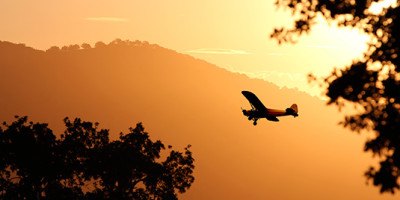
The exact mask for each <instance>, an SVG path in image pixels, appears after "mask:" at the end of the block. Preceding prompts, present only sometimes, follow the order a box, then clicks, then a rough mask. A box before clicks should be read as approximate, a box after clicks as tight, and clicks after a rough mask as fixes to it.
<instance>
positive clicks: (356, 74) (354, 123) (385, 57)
mask: <svg viewBox="0 0 400 200" xmlns="http://www.w3.org/2000/svg"><path fill="white" fill-rule="evenodd" d="M382 2H383V1H380V0H361V1H354V0H340V1H330V0H277V1H276V5H278V6H284V7H287V8H289V9H291V11H292V13H293V15H294V16H295V17H296V19H295V22H294V27H293V28H291V29H287V28H277V29H275V30H274V32H273V33H272V34H271V37H272V38H275V39H277V40H278V42H279V43H282V42H296V39H295V37H296V36H297V37H298V36H300V35H302V34H303V33H308V32H309V31H310V30H311V28H312V25H313V24H315V23H316V18H317V17H318V16H322V17H323V18H325V19H326V20H327V21H334V22H337V23H338V25H339V26H344V27H353V28H358V29H361V30H363V31H364V32H365V33H366V34H368V35H369V36H370V38H371V40H370V42H369V48H368V50H367V51H366V52H365V53H364V57H363V58H362V59H360V60H355V61H353V63H352V64H351V65H350V66H348V67H346V68H345V69H343V70H334V71H333V72H332V74H331V75H330V76H329V77H326V78H325V79H324V81H325V83H327V84H328V85H329V87H328V89H327V93H326V95H327V96H328V97H329V102H328V104H332V103H335V104H336V105H338V106H339V107H340V106H341V105H343V104H344V102H352V103H354V104H355V105H359V106H360V107H361V108H362V110H361V111H360V112H359V113H358V114H355V115H352V116H347V117H346V118H345V120H344V122H343V125H344V126H347V127H350V128H351V129H352V130H355V131H359V130H361V129H367V128H368V129H372V130H374V132H375V133H376V137H375V138H373V139H370V140H369V141H367V142H366V144H365V151H371V152H373V153H374V154H377V155H379V156H381V158H382V161H381V162H380V167H379V169H376V168H375V167H371V168H370V169H369V170H368V171H367V172H366V176H367V177H368V178H371V179H373V183H374V185H377V186H380V187H381V192H389V191H390V192H392V193H394V191H395V189H399V187H400V186H399V183H398V179H399V176H400V132H399V131H400V74H399V72H400V57H399V48H400V18H399V17H398V16H400V7H399V6H400V2H399V1H397V4H393V5H391V6H389V7H386V8H385V7H384V8H383V9H382V10H381V11H380V12H376V10H375V11H374V10H373V9H371V8H372V6H374V4H377V3H382Z"/></svg>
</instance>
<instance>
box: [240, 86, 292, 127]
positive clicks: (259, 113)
mask: <svg viewBox="0 0 400 200" xmlns="http://www.w3.org/2000/svg"><path fill="white" fill-rule="evenodd" d="M242 94H243V95H244V97H246V99H247V100H248V101H249V102H250V105H251V108H252V109H251V110H245V109H242V112H243V115H244V116H247V117H248V119H249V120H253V121H254V122H253V125H254V126H255V125H257V120H258V119H259V118H266V119H267V120H269V121H275V122H277V121H279V119H278V118H277V117H280V116H287V115H293V117H297V116H299V115H298V114H297V113H298V109H297V105H296V104H293V105H292V106H290V108H286V110H278V109H269V108H266V107H265V106H264V104H263V103H261V101H260V100H259V99H258V98H257V96H256V95H255V94H253V93H252V92H249V91H242Z"/></svg>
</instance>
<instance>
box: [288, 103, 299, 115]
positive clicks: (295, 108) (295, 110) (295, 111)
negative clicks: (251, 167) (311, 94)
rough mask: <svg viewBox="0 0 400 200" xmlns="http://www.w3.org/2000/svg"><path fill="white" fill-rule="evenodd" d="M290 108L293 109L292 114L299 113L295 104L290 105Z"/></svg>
mask: <svg viewBox="0 0 400 200" xmlns="http://www.w3.org/2000/svg"><path fill="white" fill-rule="evenodd" d="M290 108H291V109H293V110H294V113H296V114H297V113H298V112H299V110H298V109H297V104H293V105H291V106H290Z"/></svg>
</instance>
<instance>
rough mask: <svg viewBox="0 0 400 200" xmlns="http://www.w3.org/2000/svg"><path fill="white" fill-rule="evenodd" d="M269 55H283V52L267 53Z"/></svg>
mask: <svg viewBox="0 0 400 200" xmlns="http://www.w3.org/2000/svg"><path fill="white" fill-rule="evenodd" d="M267 55H269V56H283V55H284V54H283V53H267Z"/></svg>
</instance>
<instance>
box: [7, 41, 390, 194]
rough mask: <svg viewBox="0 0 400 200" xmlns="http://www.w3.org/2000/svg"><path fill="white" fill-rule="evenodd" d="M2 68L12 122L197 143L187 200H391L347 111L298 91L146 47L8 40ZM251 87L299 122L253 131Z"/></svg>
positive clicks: (138, 44) (268, 103)
mask: <svg viewBox="0 0 400 200" xmlns="http://www.w3.org/2000/svg"><path fill="white" fill-rule="evenodd" d="M82 46H83V45H82ZM277 67H278V66H277ZM0 70H1V73H0V85H1V86H2V87H1V98H0V106H1V107H0V119H1V120H2V121H4V120H7V121H11V120H12V119H13V116H14V115H20V116H23V115H28V116H29V117H30V119H31V120H33V121H40V122H49V126H50V127H51V128H52V129H54V130H55V132H56V133H57V132H60V131H62V130H63V125H62V119H63V118H64V117H66V116H68V117H70V118H74V117H80V118H82V119H83V120H88V121H98V122H99V123H100V124H101V127H107V128H110V130H111V138H117V137H118V136H119V132H120V131H125V128H126V127H129V126H133V125H134V124H136V123H137V122H142V123H143V125H144V126H145V127H146V130H147V131H148V132H149V133H150V134H151V137H152V138H155V139H160V140H161V141H163V142H165V143H167V144H172V145H173V146H174V148H175V149H179V148H181V149H183V148H184V146H185V145H186V144H191V145H192V148H191V150H192V152H193V155H194V158H195V159H196V160H195V166H196V168H195V173H194V176H195V178H196V181H195V182H194V183H193V185H192V187H191V188H190V189H189V190H188V191H187V192H186V193H185V194H183V195H181V196H180V197H181V199H195V200H197V199H361V198H363V199H376V198H379V197H382V196H380V195H379V194H378V192H377V191H376V188H373V187H371V186H366V185H365V178H364V177H363V172H364V171H365V166H367V165H368V164H369V163H372V162H371V160H370V159H371V156H370V155H368V154H364V153H363V152H362V149H363V139H362V137H360V136H357V135H354V134H351V133H349V131H347V130H344V129H342V128H340V127H339V126H337V122H338V121H339V120H340V119H342V116H341V115H340V114H338V113H337V111H336V108H334V107H326V105H325V102H323V101H322V100H320V99H318V98H316V97H311V96H309V95H308V94H306V93H303V92H299V91H297V90H294V89H287V88H282V89H280V88H279V87H277V86H276V85H274V84H272V83H269V82H266V81H264V80H259V79H250V78H248V77H247V76H245V75H242V74H238V73H232V72H229V71H227V70H225V69H222V68H219V67H217V66H215V65H213V64H210V63H207V62H205V61H203V60H199V59H196V58H193V57H191V56H188V55H184V54H181V53H178V52H176V51H173V50H169V49H166V48H163V47H160V46H158V45H154V44H149V43H147V42H141V41H135V42H130V41H121V40H115V41H113V42H111V43H110V44H107V45H106V44H104V43H97V44H96V45H95V47H94V48H88V47H87V45H85V48H80V47H79V45H70V46H67V47H64V48H56V47H54V48H51V49H49V50H48V51H39V50H35V49H33V48H30V47H26V46H25V45H21V44H20V45H18V44H13V43H10V42H0ZM242 90H249V91H252V92H254V93H255V94H257V96H258V97H259V98H260V99H261V100H262V101H263V103H264V105H265V106H267V107H271V108H282V109H284V108H287V107H289V106H290V105H291V104H292V103H297V105H298V106H299V117H298V118H296V119H293V118H292V117H284V118H280V122H278V123H275V122H268V121H266V120H265V119H261V120H259V122H258V125H257V126H253V125H252V122H250V121H248V120H247V118H246V117H244V116H243V115H242V112H241V110H240V107H244V108H249V107H250V106H249V104H248V102H247V100H246V99H245V98H244V97H243V96H242V94H241V91H242ZM346 133H348V134H346ZM384 197H385V198H394V197H395V196H389V195H384Z"/></svg>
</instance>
